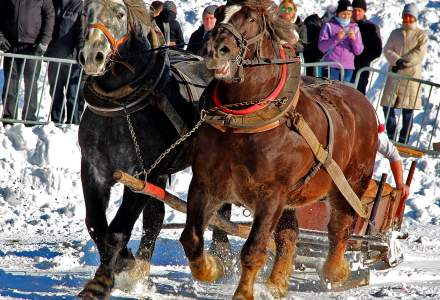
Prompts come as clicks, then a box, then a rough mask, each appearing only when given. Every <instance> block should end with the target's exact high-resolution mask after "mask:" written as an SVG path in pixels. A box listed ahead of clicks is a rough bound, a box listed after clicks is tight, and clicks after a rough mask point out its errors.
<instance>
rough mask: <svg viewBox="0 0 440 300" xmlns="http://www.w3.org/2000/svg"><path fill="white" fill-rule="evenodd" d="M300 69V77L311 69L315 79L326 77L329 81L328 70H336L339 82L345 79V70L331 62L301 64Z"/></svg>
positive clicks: (336, 63)
mask: <svg viewBox="0 0 440 300" xmlns="http://www.w3.org/2000/svg"><path fill="white" fill-rule="evenodd" d="M301 67H302V75H305V74H306V69H307V68H313V74H314V75H315V76H316V77H322V76H324V77H327V78H329V79H330V69H332V68H334V69H338V70H339V74H340V78H339V80H341V81H342V80H343V78H344V77H345V70H344V67H343V66H342V65H341V64H340V63H338V62H333V61H323V62H314V63H303V64H301Z"/></svg>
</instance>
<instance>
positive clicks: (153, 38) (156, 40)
mask: <svg viewBox="0 0 440 300" xmlns="http://www.w3.org/2000/svg"><path fill="white" fill-rule="evenodd" d="M148 40H149V41H150V44H151V48H159V47H160V46H162V45H163V44H164V43H165V39H163V40H164V42H163V43H162V42H161V38H160V35H159V34H158V32H156V28H155V26H151V29H150V33H149V34H148Z"/></svg>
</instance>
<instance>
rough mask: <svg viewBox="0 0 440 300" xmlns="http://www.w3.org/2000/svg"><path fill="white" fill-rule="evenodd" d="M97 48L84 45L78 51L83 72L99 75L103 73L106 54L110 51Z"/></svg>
mask: <svg viewBox="0 0 440 300" xmlns="http://www.w3.org/2000/svg"><path fill="white" fill-rule="evenodd" d="M106 52H107V51H103V50H98V49H94V48H89V47H84V48H83V49H81V50H80V52H79V56H78V59H79V63H80V64H81V66H82V67H83V69H84V72H85V73H86V74H87V75H90V76H99V75H102V74H104V72H105V65H106V61H107V59H106V58H107V56H108V55H109V54H110V51H108V53H106Z"/></svg>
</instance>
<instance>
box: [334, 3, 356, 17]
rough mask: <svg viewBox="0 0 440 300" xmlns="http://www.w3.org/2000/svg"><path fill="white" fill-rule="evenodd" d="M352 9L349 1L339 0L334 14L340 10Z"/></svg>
mask: <svg viewBox="0 0 440 300" xmlns="http://www.w3.org/2000/svg"><path fill="white" fill-rule="evenodd" d="M346 10H348V11H353V6H352V5H351V2H350V1H348V0H339V2H338V8H336V14H339V13H340V12H341V11H346Z"/></svg>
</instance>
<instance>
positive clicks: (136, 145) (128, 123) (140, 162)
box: [124, 106, 147, 181]
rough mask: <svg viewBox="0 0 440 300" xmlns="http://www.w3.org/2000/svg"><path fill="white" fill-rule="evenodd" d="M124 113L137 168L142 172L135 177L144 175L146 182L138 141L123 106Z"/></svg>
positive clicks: (145, 172) (128, 115)
mask: <svg viewBox="0 0 440 300" xmlns="http://www.w3.org/2000/svg"><path fill="white" fill-rule="evenodd" d="M124 113H125V118H126V119H127V125H128V130H129V131H130V135H131V139H132V140H133V144H134V150H135V151H136V158H137V161H138V164H139V166H140V167H141V169H142V172H140V173H136V174H135V177H139V175H140V174H144V175H145V181H146V180H147V171H146V170H145V164H144V160H143V158H142V154H141V148H140V147H139V144H138V141H137V138H136V133H135V132H134V128H133V124H132V123H131V118H130V114H128V113H127V109H126V107H125V106H124Z"/></svg>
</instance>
